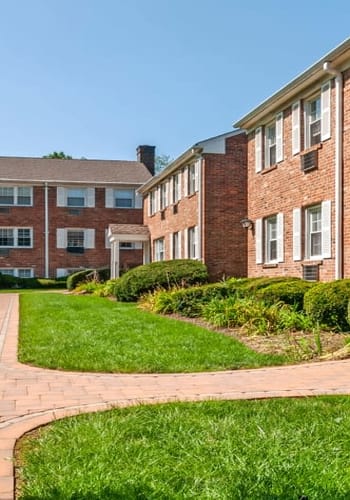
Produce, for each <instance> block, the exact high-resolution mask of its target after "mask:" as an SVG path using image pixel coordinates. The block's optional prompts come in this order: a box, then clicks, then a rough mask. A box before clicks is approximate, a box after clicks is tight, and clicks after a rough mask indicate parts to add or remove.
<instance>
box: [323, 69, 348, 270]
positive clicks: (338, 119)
mask: <svg viewBox="0 0 350 500" xmlns="http://www.w3.org/2000/svg"><path fill="white" fill-rule="evenodd" d="M323 69H324V71H326V72H327V73H329V74H330V75H333V76H335V102H336V105H335V158H334V160H335V279H342V278H343V258H344V250H343V75H342V73H341V72H340V71H338V70H336V69H334V68H332V66H331V63H330V62H325V63H324V64H323Z"/></svg>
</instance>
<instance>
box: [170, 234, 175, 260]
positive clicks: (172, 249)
mask: <svg viewBox="0 0 350 500" xmlns="http://www.w3.org/2000/svg"><path fill="white" fill-rule="evenodd" d="M173 258H174V241H173V233H170V234H169V260H172V259H173Z"/></svg>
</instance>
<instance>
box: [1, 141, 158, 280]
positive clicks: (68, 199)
mask: <svg viewBox="0 0 350 500" xmlns="http://www.w3.org/2000/svg"><path fill="white" fill-rule="evenodd" d="M154 149H155V148H154V147H153V146H140V147H139V148H138V150H137V155H138V158H137V161H120V160H116V161H106V160H68V159H67V160H59V159H47V158H15V157H8V158H7V157H2V158H0V272H1V273H3V274H11V275H14V276H19V277H33V276H37V277H43V276H45V277H60V276H65V275H67V274H69V273H70V272H72V271H74V270H77V269H81V268H99V267H103V266H109V265H110V248H109V241H108V237H107V230H108V226H109V224H119V225H129V224H139V225H142V220H143V212H142V197H141V196H140V195H139V194H138V193H137V189H138V188H139V187H140V186H141V185H142V184H144V183H145V182H147V181H148V180H149V179H150V178H151V176H152V175H153V173H154ZM120 247H121V248H120V254H121V258H120V266H122V267H123V266H124V267H130V266H134V265H137V264H141V263H142V247H141V246H140V245H138V244H137V243H134V242H124V243H121V245H120Z"/></svg>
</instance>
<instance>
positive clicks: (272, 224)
mask: <svg viewBox="0 0 350 500" xmlns="http://www.w3.org/2000/svg"><path fill="white" fill-rule="evenodd" d="M265 235H266V236H265V261H266V262H277V215H273V216H272V217H268V218H267V219H265Z"/></svg>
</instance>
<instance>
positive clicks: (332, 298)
mask: <svg viewBox="0 0 350 500" xmlns="http://www.w3.org/2000/svg"><path fill="white" fill-rule="evenodd" d="M349 299H350V279H346V280H337V281H331V282H327V283H319V284H317V285H315V286H314V287H312V288H311V289H310V290H309V291H308V292H306V293H305V296H304V309H305V311H306V313H307V314H308V315H309V316H310V318H311V320H312V321H313V322H314V323H315V324H317V323H318V324H319V325H320V326H321V327H324V328H330V329H332V330H334V331H348V330H349V323H348V321H347V312H348V302H349Z"/></svg>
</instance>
